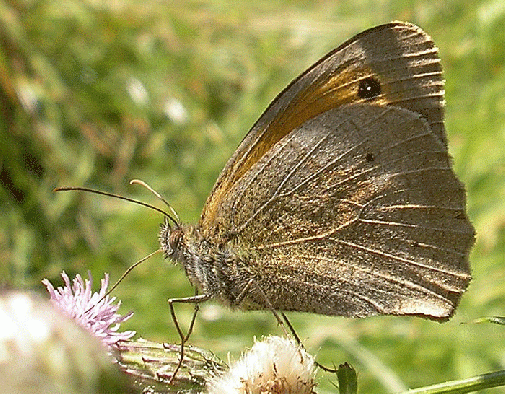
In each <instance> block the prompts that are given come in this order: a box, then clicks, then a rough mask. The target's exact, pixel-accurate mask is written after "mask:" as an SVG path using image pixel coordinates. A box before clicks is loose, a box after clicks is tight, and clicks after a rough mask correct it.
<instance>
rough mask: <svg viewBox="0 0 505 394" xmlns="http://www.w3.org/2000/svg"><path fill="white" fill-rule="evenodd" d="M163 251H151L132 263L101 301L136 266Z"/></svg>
mask: <svg viewBox="0 0 505 394" xmlns="http://www.w3.org/2000/svg"><path fill="white" fill-rule="evenodd" d="M161 251H162V250H161V249H158V250H155V251H154V252H152V253H149V254H148V255H147V256H146V257H143V258H141V259H140V260H139V261H137V262H136V263H134V264H132V265H130V266H129V267H128V269H127V270H126V271H125V272H124V273H123V275H121V277H120V278H119V279H118V280H117V281H116V283H114V285H112V287H111V288H110V289H109V290H108V291H107V293H105V295H104V296H103V297H102V298H101V299H100V301H102V300H103V299H104V298H105V297H107V296H108V295H110V293H112V291H113V290H114V289H115V288H116V287H118V285H119V284H120V283H121V282H122V281H123V279H124V278H126V275H128V274H129V273H130V272H132V271H133V269H134V268H135V267H137V266H139V265H140V264H142V263H143V262H144V261H146V260H147V259H148V258H150V257H152V256H154V255H155V254H157V253H160V252H161Z"/></svg>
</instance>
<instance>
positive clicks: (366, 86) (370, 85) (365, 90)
mask: <svg viewBox="0 0 505 394" xmlns="http://www.w3.org/2000/svg"><path fill="white" fill-rule="evenodd" d="M379 94H381V84H380V82H379V80H378V79H377V78H374V77H367V78H365V79H362V80H361V81H359V87H358V97H359V98H362V99H367V100H369V99H372V98H374V97H377V96H378V95H379Z"/></svg>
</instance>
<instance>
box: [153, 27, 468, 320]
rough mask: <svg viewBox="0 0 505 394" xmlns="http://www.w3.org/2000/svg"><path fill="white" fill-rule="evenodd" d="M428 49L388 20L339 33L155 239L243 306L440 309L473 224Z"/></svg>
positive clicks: (463, 259) (446, 310)
mask: <svg viewBox="0 0 505 394" xmlns="http://www.w3.org/2000/svg"><path fill="white" fill-rule="evenodd" d="M443 107H444V80H443V77H442V68H441V65H440V59H439V57H438V54H437V49H436V47H435V46H434V43H433V42H432V40H431V38H430V37H429V36H428V35H427V34H426V33H425V32H423V31H422V30H421V29H420V28H419V27H417V26H414V25H412V24H408V23H401V22H394V23H389V24H386V25H381V26H378V27H375V28H372V29H370V30H366V31H364V32H362V33H360V34H358V35H357V36H355V37H353V38H351V39H350V40H348V41H347V42H345V43H344V44H342V45H341V46H339V47H338V48H337V49H335V50H334V51H332V52H330V53H329V54H327V55H326V56H325V57H323V58H322V59H321V60H319V61H318V62H317V63H316V64H314V65H313V66H312V67H310V68H309V69H308V70H306V71H305V72H304V73H303V74H301V75H300V76H299V77H298V78H296V79H295V80H294V81H293V82H292V83H291V84H290V85H289V86H288V87H287V88H286V89H284V91H283V92H281V93H280V94H279V95H278V96H277V98H276V99H275V100H274V101H273V102H272V103H271V104H270V106H269V107H268V109H267V110H266V111H265V112H264V113H263V115H262V116H261V117H260V119H259V120H258V121H257V122H256V124H255V125H254V126H253V127H252V129H251V130H250V131H249V133H248V134H247V135H246V137H245V138H244V140H243V141H242V143H241V144H240V146H239V147H238V149H237V150H236V152H235V153H234V155H233V156H232V157H231V159H230V160H229V161H228V163H227V164H226V166H225V168H224V169H223V171H222V173H221V175H220V176H219V178H218V180H217V182H216V184H215V186H214V189H213V191H212V193H211V194H210V196H209V198H208V199H207V202H206V204H205V206H204V208H203V213H202V216H201V218H200V221H199V223H198V224H197V225H196V226H189V225H182V224H180V223H179V222H178V220H175V219H172V218H170V219H167V220H166V221H165V224H164V225H163V228H162V231H161V234H160V240H161V246H162V249H163V251H164V254H165V256H166V257H167V258H170V259H171V260H173V261H175V262H178V263H180V264H182V266H183V267H184V269H185V270H186V273H187V276H188V277H189V279H190V281H191V282H192V284H193V285H195V286H196V287H197V288H198V289H199V290H200V291H201V292H202V293H203V294H201V295H200V296H196V297H189V298H186V299H179V300H175V301H181V302H200V301H204V300H207V299H209V298H216V299H218V300H219V301H221V302H222V303H224V304H226V305H228V306H230V307H233V308H235V307H236V308H240V309H245V310H252V309H270V310H274V311H301V312H312V313H319V314H324V315H339V316H349V317H363V316H370V315H417V316H422V317H426V318H430V319H435V320H446V319H448V318H450V317H451V316H452V314H453V313H454V309H455V307H456V306H457V305H458V303H459V300H460V297H461V295H462V293H463V292H464V291H465V289H466V287H467V286H468V283H469V282H470V279H471V276H470V267H469V263H468V254H469V251H470V249H471V247H472V245H473V243H474V229H473V227H472V225H471V223H470V222H469V220H468V218H467V216H466V213H465V190H464V187H463V185H462V183H461V182H460V181H459V180H458V179H457V178H456V175H455V174H454V172H453V170H452V168H451V160H450V157H449V154H448V151H447V140H446V135H445V129H444V124H443V112H444V110H443Z"/></svg>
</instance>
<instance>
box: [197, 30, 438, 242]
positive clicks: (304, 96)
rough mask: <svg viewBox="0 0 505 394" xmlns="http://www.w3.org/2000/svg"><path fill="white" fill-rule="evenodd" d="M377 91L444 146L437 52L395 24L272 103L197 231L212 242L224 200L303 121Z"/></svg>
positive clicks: (360, 40) (354, 42)
mask: <svg viewBox="0 0 505 394" xmlns="http://www.w3.org/2000/svg"><path fill="white" fill-rule="evenodd" d="M370 78H371V79H372V80H373V81H376V82H378V83H379V84H380V94H379V95H378V96H376V97H374V102H375V103H376V104H378V105H394V106H399V107H403V108H407V109H410V110H412V111H414V112H417V113H420V114H422V115H423V117H424V118H425V119H426V120H427V122H428V124H429V125H430V128H431V129H432V131H433V132H434V133H435V134H436V135H437V136H438V138H440V140H441V141H443V142H444V143H445V141H446V138H445V131H444V127H443V96H444V82H443V78H442V69H441V66H440V60H439V58H438V55H437V50H436V48H435V46H434V44H433V42H432V41H431V39H430V37H429V36H428V35H426V33H424V32H423V31H422V30H421V29H420V28H418V27H417V26H414V25H411V24H406V23H401V22H397V23H390V24H387V25H382V26H378V27H375V28H372V29H370V30H367V31H365V32H363V33H360V34H358V35H357V36H355V37H354V38H352V39H350V40H349V41H347V42H345V43H344V44H342V45H341V46H339V47H338V48H337V49H335V50H334V51H332V52H330V53H329V54H328V55H326V56H325V57H323V58H322V59H321V60H320V61H318V62H317V63H316V64H314V65H313V66H312V67H311V68H309V69H308V70H307V71H305V72H304V73H303V74H302V75H300V76H299V77H298V78H296V79H295V80H294V81H293V82H292V83H291V84H290V85H289V86H288V87H287V88H286V89H285V90H284V91H283V92H281V93H280V94H279V96H277V98H276V99H275V100H274V101H273V102H272V103H271V105H270V106H269V107H268V109H267V110H266V111H265V112H264V113H263V115H262V116H261V117H260V119H259V120H258V121H257V122H256V124H255V125H254V126H253V128H252V129H251V131H250V132H249V133H248V134H247V136H246V137H245V138H244V140H243V141H242V143H241V144H240V146H239V147H238V149H237V151H236V152H235V153H234V155H233V156H232V158H231V159H230V160H229V162H228V163H227V165H226V167H225V168H224V169H223V171H222V173H221V175H220V176H219V179H218V180H217V182H216V184H215V186H214V189H213V191H212V193H211V195H210V196H209V198H208V200H207V203H206V204H205V207H204V210H203V213H202V217H201V220H200V225H201V227H202V229H203V230H204V231H206V232H207V233H208V235H209V236H212V235H213V234H212V231H213V230H214V226H215V224H216V223H219V221H220V218H218V217H216V212H217V210H219V205H220V201H221V199H222V198H224V195H225V194H226V193H227V192H228V190H229V189H230V188H231V187H232V186H233V184H234V183H235V182H236V181H237V180H238V179H239V178H240V177H242V176H243V175H244V174H245V173H246V172H247V171H249V169H250V168H251V167H252V166H253V165H254V164H255V163H256V162H257V161H259V160H260V159H261V157H262V156H263V155H264V154H265V153H266V152H268V151H269V150H270V149H271V148H272V146H273V145H274V144H275V143H277V142H278V141H280V140H281V139H282V138H283V137H285V136H286V135H287V134H289V133H290V132H291V131H292V130H293V129H295V128H297V127H299V126H300V125H302V124H303V123H304V122H305V121H307V120H309V119H311V118H313V117H315V116H317V115H319V114H321V113H323V112H326V111H327V110H329V109H331V108H337V107H339V106H342V105H344V104H348V103H359V102H367V101H369V98H368V97H363V96H362V97H360V95H359V89H360V84H361V83H362V81H364V80H367V79H370Z"/></svg>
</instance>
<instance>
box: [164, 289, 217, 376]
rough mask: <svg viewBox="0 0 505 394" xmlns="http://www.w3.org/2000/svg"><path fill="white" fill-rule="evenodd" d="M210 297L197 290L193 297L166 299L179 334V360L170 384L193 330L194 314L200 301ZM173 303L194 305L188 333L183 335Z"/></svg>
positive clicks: (180, 363)
mask: <svg viewBox="0 0 505 394" xmlns="http://www.w3.org/2000/svg"><path fill="white" fill-rule="evenodd" d="M210 298H211V297H210V295H208V294H198V292H196V293H195V295H194V296H193V297H185V298H170V299H169V300H168V306H169V307H170V315H171V316H172V320H173V322H174V325H175V328H176V329H177V333H178V334H179V337H180V338H181V350H180V352H179V362H178V363H177V367H176V368H175V370H174V373H173V374H172V377H171V378H170V381H169V382H168V384H171V383H172V382H173V381H174V379H175V376H176V375H177V372H179V369H180V368H181V366H182V361H183V360H184V344H185V343H186V342H187V340H188V339H189V336H190V335H191V332H192V331H193V326H194V324H195V319H196V314H197V313H198V310H199V309H200V303H202V302H205V301H207V300H209V299H210ZM174 304H194V305H195V311H194V313H193V317H192V319H191V323H190V325H189V329H188V333H187V334H186V335H184V333H183V332H182V329H181V326H180V325H179V322H178V320H177V316H176V314H175V310H174Z"/></svg>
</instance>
